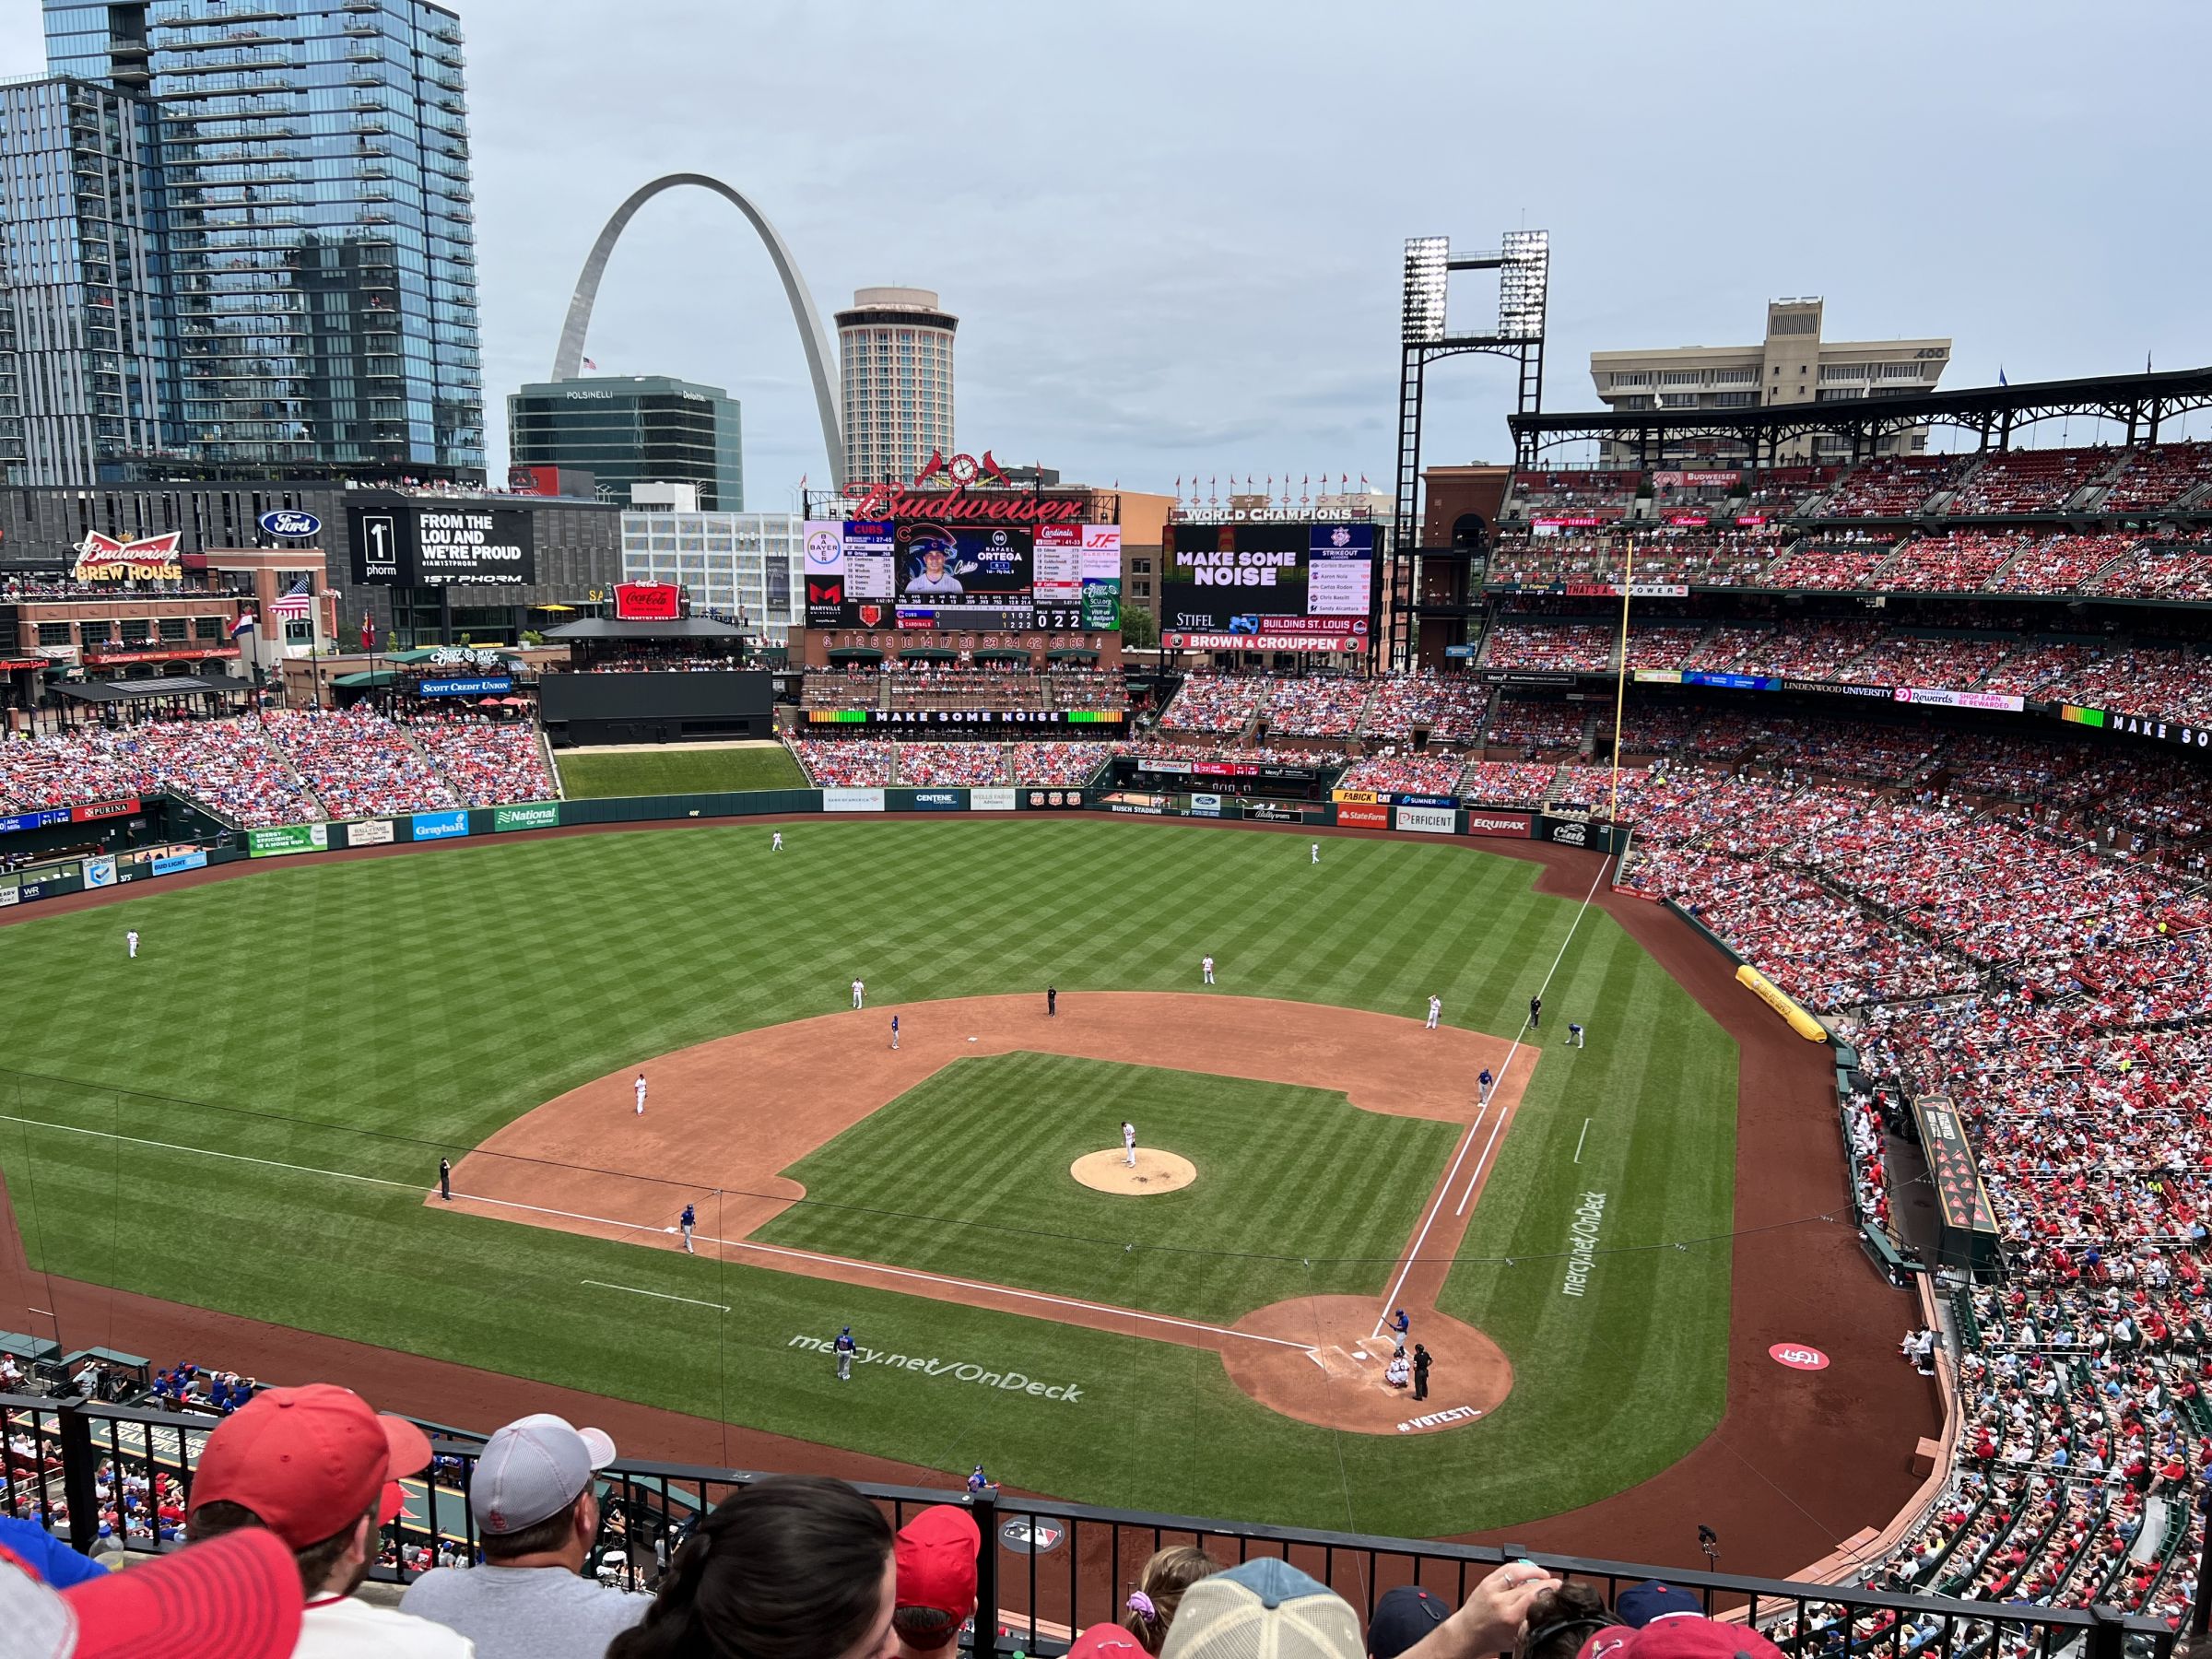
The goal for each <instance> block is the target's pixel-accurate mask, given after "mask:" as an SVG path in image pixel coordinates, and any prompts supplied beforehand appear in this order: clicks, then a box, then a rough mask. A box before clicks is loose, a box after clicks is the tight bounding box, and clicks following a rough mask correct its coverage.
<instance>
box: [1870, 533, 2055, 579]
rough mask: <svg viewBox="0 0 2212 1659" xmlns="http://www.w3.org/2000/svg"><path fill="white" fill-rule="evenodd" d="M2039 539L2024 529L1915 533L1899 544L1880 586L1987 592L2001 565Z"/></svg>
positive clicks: (1883, 572)
mask: <svg viewBox="0 0 2212 1659" xmlns="http://www.w3.org/2000/svg"><path fill="white" fill-rule="evenodd" d="M2036 539H2037V538H2036V536H2035V535H2033V533H2032V532H2030V531H2025V530H1987V531H1985V530H1955V531H1953V532H1952V533H1951V534H1950V535H1917V536H1912V537H1910V538H1909V539H1907V540H1905V541H1901V542H1900V543H1898V544H1897V556H1896V557H1895V558H1894V559H1891V560H1890V561H1889V564H1888V568H1887V569H1885V570H1884V571H1882V580H1881V585H1882V586H1883V587H1885V588H1887V589H1888V590H1889V591H1890V592H1891V593H1916V594H1917V593H1947V594H1980V593H1986V592H1988V591H1990V578H1991V577H1993V576H1994V575H1995V574H1996V573H1997V571H1998V570H1999V568H2000V567H2002V566H2003V565H2004V564H2005V562H2006V560H2007V559H2011V558H2013V557H2014V556H2015V555H2017V554H2018V553H2019V552H2021V551H2022V550H2023V549H2024V548H2026V547H2029V546H2030V544H2031V543H2033V542H2034V541H2035V540H2036Z"/></svg>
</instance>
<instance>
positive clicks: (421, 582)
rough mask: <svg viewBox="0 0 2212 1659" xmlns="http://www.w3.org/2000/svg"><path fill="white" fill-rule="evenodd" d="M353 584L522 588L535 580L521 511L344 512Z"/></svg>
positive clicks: (417, 507)
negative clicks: (349, 543) (351, 559)
mask: <svg viewBox="0 0 2212 1659" xmlns="http://www.w3.org/2000/svg"><path fill="white" fill-rule="evenodd" d="M348 515H349V518H350V521H351V522H350V524H348V526H347V527H348V528H349V529H350V531H351V532H352V537H353V579H354V581H355V582H361V583H364V584H367V585H372V586H382V587H523V586H526V585H528V584H529V583H531V582H535V581H536V580H537V547H536V543H535V539H534V532H533V521H532V518H531V515H530V514H529V513H528V512H521V511H518V510H515V509H512V508H504V507H477V506H472V505H469V504H466V503H460V502H453V501H441V500H389V501H375V502H365V503H362V504H360V505H357V506H354V507H351V508H349V509H348Z"/></svg>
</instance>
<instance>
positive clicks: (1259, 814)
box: [1244, 801, 1306, 824]
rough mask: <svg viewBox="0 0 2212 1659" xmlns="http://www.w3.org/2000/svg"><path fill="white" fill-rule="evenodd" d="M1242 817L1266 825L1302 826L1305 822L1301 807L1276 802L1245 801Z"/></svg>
mask: <svg viewBox="0 0 2212 1659" xmlns="http://www.w3.org/2000/svg"><path fill="white" fill-rule="evenodd" d="M1244 816H1245V817H1246V818H1257V819H1259V820H1260V821H1261V822H1262V823H1266V824H1302V823H1304V822H1305V821H1306V809H1305V808H1304V807H1303V806H1285V805H1283V804H1282V803H1280V802H1277V801H1247V802H1245V803H1244Z"/></svg>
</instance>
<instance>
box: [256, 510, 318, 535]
mask: <svg viewBox="0 0 2212 1659" xmlns="http://www.w3.org/2000/svg"><path fill="white" fill-rule="evenodd" d="M261 527H262V529H263V530H264V531H265V532H266V533H267V534H268V535H282V536H286V537H288V538H290V539H291V540H294V541H297V540H299V539H300V538H301V537H303V536H309V535H318V534H320V533H321V531H322V529H323V521H322V520H321V519H319V518H317V517H316V516H315V515H314V514H313V513H312V512H297V511H295V510H294V509H292V508H289V507H280V508H278V509H277V511H276V512H265V513H263V514H262V515H261Z"/></svg>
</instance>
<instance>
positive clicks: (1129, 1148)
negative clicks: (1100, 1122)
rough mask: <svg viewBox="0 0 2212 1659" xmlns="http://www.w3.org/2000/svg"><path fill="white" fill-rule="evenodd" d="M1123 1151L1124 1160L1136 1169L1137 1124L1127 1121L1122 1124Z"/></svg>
mask: <svg viewBox="0 0 2212 1659" xmlns="http://www.w3.org/2000/svg"><path fill="white" fill-rule="evenodd" d="M1122 1151H1123V1153H1124V1157H1123V1159H1122V1161H1123V1162H1124V1163H1125V1164H1127V1165H1128V1166H1129V1167H1130V1168H1131V1169H1133V1170H1134V1169H1135V1168H1136V1125H1135V1124H1132V1123H1128V1122H1125V1121H1124V1123H1123V1124H1122Z"/></svg>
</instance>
